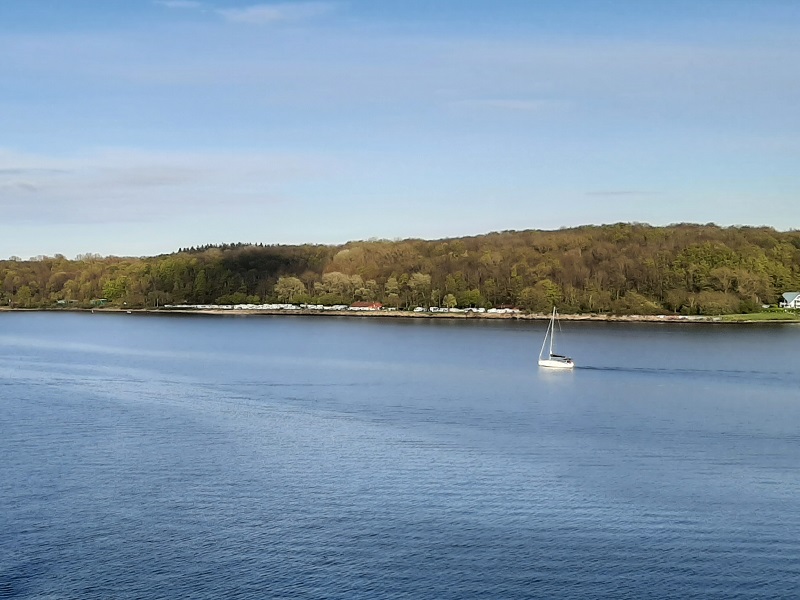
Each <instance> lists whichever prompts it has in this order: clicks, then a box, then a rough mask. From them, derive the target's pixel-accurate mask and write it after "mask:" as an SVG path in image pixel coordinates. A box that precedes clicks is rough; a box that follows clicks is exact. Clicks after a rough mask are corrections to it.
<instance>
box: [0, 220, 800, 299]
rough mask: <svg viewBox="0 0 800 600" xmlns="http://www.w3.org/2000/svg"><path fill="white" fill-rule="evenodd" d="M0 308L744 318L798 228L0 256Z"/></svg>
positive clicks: (591, 230) (790, 271) (764, 292)
mask: <svg viewBox="0 0 800 600" xmlns="http://www.w3.org/2000/svg"><path fill="white" fill-rule="evenodd" d="M0 284H2V288H1V289H0V306H12V307H18V308H44V307H57V306H65V305H66V306H91V305H92V303H93V301H94V302H96V301H97V300H98V299H101V298H103V299H106V300H107V301H108V302H109V303H110V304H112V305H119V306H127V307H129V308H136V307H156V306H163V305H164V304H209V303H215V304H236V303H244V302H253V303H260V302H292V303H314V304H350V303H352V302H354V301H359V300H374V301H378V302H381V303H383V304H384V305H386V306H391V307H398V308H408V307H413V306H459V307H469V306H474V307H480V306H483V307H500V306H514V307H518V308H521V309H525V310H529V311H536V312H539V311H546V310H548V309H549V308H550V307H551V306H553V305H554V304H555V305H557V306H558V307H559V310H560V311H561V312H564V313H586V312H601V313H616V314H660V313H680V314H723V313H736V312H753V311H757V310H760V309H761V306H762V304H765V303H766V304H774V303H776V302H778V300H779V298H780V296H781V294H782V293H783V292H786V291H798V290H800V231H788V232H780V231H776V230H774V229H771V228H766V227H718V226H716V225H713V224H709V225H694V224H679V225H670V226H667V227H653V226H649V225H645V224H629V223H618V224H615V225H602V226H584V227H577V228H571V229H561V230H557V231H539V230H528V231H504V232H498V233H489V234H486V235H479V236H474V237H463V238H452V239H442V240H419V239H407V240H398V241H389V240H369V241H357V242H349V243H347V244H343V245H338V246H326V245H296V246H288V245H263V244H230V245H221V246H216V245H209V246H204V247H200V248H187V249H181V250H179V251H178V252H176V253H173V254H167V255H161V256H154V257H139V258H130V257H125V258H122V257H113V256H109V257H102V256H99V255H80V256H78V257H76V258H75V259H73V260H70V259H67V258H65V257H64V256H61V255H56V256H54V257H49V256H39V257H35V258H32V259H30V260H20V259H16V258H12V259H9V260H3V261H0Z"/></svg>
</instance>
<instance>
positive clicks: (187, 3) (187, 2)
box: [154, 0, 203, 9]
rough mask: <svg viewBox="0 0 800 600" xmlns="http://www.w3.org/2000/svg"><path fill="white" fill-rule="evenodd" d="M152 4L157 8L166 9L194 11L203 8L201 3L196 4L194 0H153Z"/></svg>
mask: <svg viewBox="0 0 800 600" xmlns="http://www.w3.org/2000/svg"><path fill="white" fill-rule="evenodd" d="M154 4H158V5H159V6H164V7H166V8H186V9H194V8H202V7H203V3H202V2H196V1H195V0H155V2H154Z"/></svg>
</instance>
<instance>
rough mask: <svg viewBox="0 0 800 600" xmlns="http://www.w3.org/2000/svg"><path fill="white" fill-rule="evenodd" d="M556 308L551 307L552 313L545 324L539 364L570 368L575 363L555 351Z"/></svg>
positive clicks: (552, 367)
mask: <svg viewBox="0 0 800 600" xmlns="http://www.w3.org/2000/svg"><path fill="white" fill-rule="evenodd" d="M556 316H557V315H556V308H555V306H554V307H553V315H552V316H551V317H550V324H549V325H548V326H547V331H546V332H545V334H544V341H543V342H542V349H541V350H539V366H540V367H547V368H550V369H572V368H573V367H574V366H575V363H574V362H572V359H571V358H570V357H569V356H564V355H563V354H556V353H555V344H556V342H555V337H556ZM548 338H549V341H550V346H549V352H548V354H547V356H546V357H545V354H544V349H545V347H546V346H547V342H548Z"/></svg>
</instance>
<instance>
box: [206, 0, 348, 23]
mask: <svg viewBox="0 0 800 600" xmlns="http://www.w3.org/2000/svg"><path fill="white" fill-rule="evenodd" d="M335 8H336V4H334V3H331V2H296V3H291V4H290V3H288V2H286V3H279V4H256V5H254V6H248V7H245V8H227V9H218V10H217V13H218V14H220V15H221V16H222V17H224V18H225V19H226V20H227V21H230V22H231V23H245V24H249V25H272V24H275V23H282V22H294V21H305V20H307V19H314V18H317V17H321V16H324V15H326V14H329V13H331V12H333V11H334V9H335Z"/></svg>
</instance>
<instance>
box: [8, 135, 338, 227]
mask: <svg viewBox="0 0 800 600" xmlns="http://www.w3.org/2000/svg"><path fill="white" fill-rule="evenodd" d="M330 168H331V166H330V165H329V164H327V163H325V162H324V161H323V160H322V159H319V158H316V157H308V156H297V155H289V154H238V153H237V154H221V153H209V154H193V153H152V152H142V151H136V150H106V151H102V152H96V153H94V154H85V155H81V156H75V157H69V158H65V157H54V156H47V155H33V154H23V153H17V152H14V151H10V150H2V149H0V191H2V193H1V194H0V212H2V214H3V215H4V217H5V218H7V219H9V220H11V221H16V222H20V223H22V222H47V223H119V222H132V221H135V222H147V221H152V220H157V219H160V218H164V217H174V216H177V215H180V214H181V213H182V212H183V211H187V210H190V211H203V212H204V213H206V214H208V215H214V214H216V213H220V214H221V213H225V212H230V211H231V210H237V209H238V210H245V211H246V210H247V209H248V207H255V206H260V205H263V204H265V203H266V204H269V203H275V202H283V201H284V200H287V199H288V194H287V192H286V188H287V186H291V185H292V184H294V183H297V182H301V183H302V182H304V181H313V180H316V179H317V178H319V177H321V176H324V175H325V174H327V173H328V172H329V170H330Z"/></svg>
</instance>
